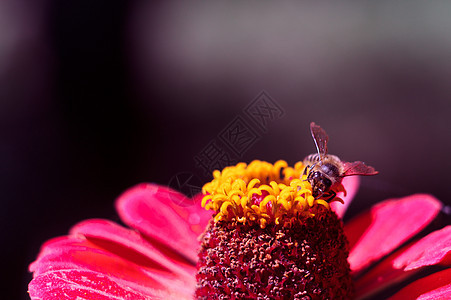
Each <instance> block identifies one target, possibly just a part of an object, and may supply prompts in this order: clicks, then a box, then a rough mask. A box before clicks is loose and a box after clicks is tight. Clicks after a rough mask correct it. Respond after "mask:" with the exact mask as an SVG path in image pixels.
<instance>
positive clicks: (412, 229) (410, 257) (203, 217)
mask: <svg viewBox="0 0 451 300" xmlns="http://www.w3.org/2000/svg"><path fill="white" fill-rule="evenodd" d="M259 164H260V167H259V168H255V170H257V169H258V170H259V171H258V172H257V173H255V174H254V173H252V172H249V170H252V168H251V166H254V165H255V166H257V164H256V163H254V165H252V163H251V164H249V165H244V164H238V165H237V166H235V167H234V168H235V170H245V172H244V173H242V174H241V175H246V176H248V177H245V176H242V177H241V180H242V181H240V180H239V178H233V176H232V179H231V180H230V179H227V178H226V176H224V174H226V173H227V172H230V174H231V173H232V172H231V171H227V170H231V169H227V170H223V172H220V173H218V172H219V171H218V172H216V173H215V177H214V179H213V181H212V182H211V183H209V184H207V185H205V187H204V191H205V192H206V193H207V194H208V197H206V198H204V199H203V200H201V198H202V197H203V196H199V197H197V198H195V199H193V200H194V201H193V200H191V199H188V198H186V197H185V196H183V195H181V194H180V193H178V192H176V191H173V190H171V189H168V188H166V187H162V186H158V185H154V184H140V185H138V186H136V187H133V188H131V189H130V190H128V191H126V192H125V193H124V194H122V195H121V196H120V197H119V199H118V201H117V202H116V207H117V210H118V212H119V215H120V217H121V219H122V220H123V222H124V223H125V224H126V225H128V226H129V227H131V228H133V229H128V228H125V227H122V226H120V225H118V224H115V223H113V222H111V221H107V220H87V221H84V222H81V223H79V224H77V225H76V226H74V227H73V228H72V229H71V231H70V233H69V235H67V236H63V237H59V238H55V239H52V240H50V241H48V242H46V243H45V244H44V245H43V246H42V249H41V252H40V254H39V256H38V258H37V260H36V261H35V262H34V263H32V264H31V265H30V271H32V272H33V280H32V281H31V282H30V285H29V293H30V297H31V298H32V299H192V298H193V297H194V296H195V295H197V297H199V298H202V297H203V296H205V294H204V293H207V294H208V293H209V292H212V293H218V291H216V290H214V289H218V284H220V283H221V284H222V286H221V287H219V288H222V290H220V292H221V293H225V294H227V293H230V294H229V295H232V294H231V293H232V292H237V293H238V294H236V295H238V296H240V295H243V294H240V293H243V291H247V292H248V294H247V295H250V296H251V297H255V298H257V297H261V298H263V299H264V298H265V296H266V297H269V296H271V297H274V298H277V297H279V296H280V298H283V297H285V295H295V297H298V298H302V297H304V296H307V295H308V296H310V297H313V298H314V297H315V296H318V297H322V296H324V295H326V298H327V297H332V298H334V297H348V296H349V295H350V293H351V292H350V291H351V289H352V284H351V283H350V282H349V281H347V280H348V279H346V278H351V277H350V276H349V267H350V270H351V275H352V281H353V282H354V286H355V296H356V297H371V296H373V297H376V299H380V297H381V295H382V294H381V293H382V292H381V291H383V290H387V288H390V287H392V288H393V289H392V290H391V291H390V292H389V293H388V294H389V295H392V296H393V297H394V298H393V299H414V298H417V297H423V298H425V299H428V298H429V299H439V298H440V297H442V298H443V299H445V298H449V297H450V295H451V284H450V281H449V278H451V269H449V268H448V266H449V264H450V262H451V259H450V253H451V226H447V227H444V228H442V229H439V230H436V231H433V230H432V232H431V233H429V234H427V235H426V236H424V237H422V238H421V237H418V236H419V235H418V234H423V235H424V234H425V230H428V229H430V227H431V226H432V225H431V224H433V223H434V221H436V220H437V219H438V217H439V216H440V214H441V213H442V212H441V211H442V204H441V203H440V202H439V201H438V200H436V199H435V198H433V197H432V196H429V195H422V194H419V195H413V196H409V197H406V198H402V199H390V200H386V201H384V202H381V203H380V204H378V205H376V206H374V207H373V208H371V209H370V210H368V211H366V212H364V213H363V214H361V215H360V216H357V217H356V218H354V219H353V220H351V221H350V222H349V223H347V224H345V226H344V229H342V227H341V221H340V220H339V219H338V218H337V215H338V216H342V215H343V213H344V207H346V206H347V205H348V204H349V202H350V200H351V198H352V197H353V195H354V194H355V191H356V189H357V186H358V179H357V177H349V178H345V180H343V186H344V188H345V189H346V190H347V192H348V194H347V196H346V197H343V200H344V202H345V205H343V206H338V208H337V206H336V204H335V203H337V202H334V203H331V204H330V207H331V208H332V209H333V210H334V211H335V212H336V214H335V213H334V212H333V211H332V210H331V209H329V208H328V205H329V203H327V201H326V202H325V203H322V202H321V201H320V200H321V199H317V200H315V199H313V201H312V198H311V197H310V195H311V194H310V192H309V191H308V190H309V186H308V182H305V181H303V180H302V178H301V174H299V170H300V169H301V168H302V166H301V165H299V164H298V165H295V166H294V167H293V168H291V167H288V166H286V165H285V163H283V162H276V163H275V164H273V165H272V164H268V163H264V162H261V163H259ZM277 170H278V171H279V173H277ZM280 171H282V172H280ZM262 174H263V176H262ZM241 175H240V176H241ZM298 178H300V180H298V181H296V180H297V179H298ZM254 179H258V180H259V181H260V182H258V183H257V181H255V180H254ZM253 180H254V181H253ZM293 181H294V182H295V183H293V186H292V183H291V182H293ZM243 182H244V184H243ZM272 182H273V183H272ZM251 183H253V185H252V184H251ZM229 187H230V188H229ZM286 188H288V190H287V192H283V191H284V190H285V189H286ZM253 189H254V190H253ZM277 189H278V190H277ZM251 190H252V192H251ZM237 191H241V192H242V194H241V193H240V192H237ZM282 192H283V194H282ZM271 193H273V194H271ZM285 193H286V194H285ZM218 195H221V196H218ZM281 195H282V196H281ZM236 196H238V197H236ZM268 196H274V197H268ZM276 196H278V197H276ZM246 197H247V198H246ZM238 199H239V201H238ZM192 202H194V203H195V205H193V206H187V205H179V204H180V203H192ZM202 202H203V204H204V206H205V207H207V208H211V209H212V210H205V209H203V208H202V207H201V204H202ZM338 205H341V204H340V203H338ZM223 207H224V208H223ZM429 231H430V230H429ZM343 232H344V235H343ZM200 235H202V236H203V238H202V240H201V241H199V240H198V237H199V236H200ZM346 240H348V241H349V242H347V241H346ZM249 244H252V245H249ZM246 245H247V246H246ZM249 246H250V247H249ZM318 247H319V248H320V249H317V248H318ZM199 249H200V250H199ZM224 249H225V250H224ZM348 249H349V258H348V262H349V265H348V262H346V259H344V258H343V257H345V256H346V255H347V252H348ZM225 251H228V252H225ZM240 251H241V252H242V253H240ZM246 251H247V252H246ZM245 252H246V253H247V254H246V253H245ZM267 254H269V256H267ZM198 257H199V258H198ZM221 259H223V261H221ZM246 259H248V261H246ZM216 262H219V263H221V262H222V263H223V264H225V265H227V267H224V269H221V268H216V266H217V265H216ZM309 268H310V269H309ZM196 274H197V275H196ZM196 277H197V279H196ZM301 277H302V278H304V279H302V278H301ZM284 278H287V279H285V282H283V283H282V285H279V284H281V281H283V280H284ZM321 278H323V279H324V278H330V285H327V282H324V280H323V279H321ZM232 279H233V280H234V279H237V284H236V285H235V284H234V282H231V280H232ZM263 283H265V284H266V285H265V284H263ZM296 284H297V285H296ZM227 286H230V287H232V288H229V289H227ZM279 286H283V287H287V288H286V289H283V288H282V289H280V288H279ZM276 287H277V288H276ZM288 292H289V293H290V294H287V293H288ZM212 295H217V296H218V294H210V296H212ZM434 297H435V298H434Z"/></svg>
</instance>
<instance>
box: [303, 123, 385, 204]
mask: <svg viewBox="0 0 451 300" xmlns="http://www.w3.org/2000/svg"><path fill="white" fill-rule="evenodd" d="M310 132H311V133H312V137H313V140H314V141H315V145H316V150H317V153H313V154H310V155H308V156H307V157H306V158H305V159H304V162H303V163H304V165H305V166H306V167H305V169H304V175H306V174H307V172H308V176H307V179H306V180H307V181H308V182H309V183H310V184H311V186H312V196H313V197H315V199H319V198H323V199H325V200H326V201H330V200H332V199H333V198H335V196H336V195H337V193H336V192H335V191H334V190H335V188H336V187H338V186H339V185H340V184H341V181H342V180H343V178H344V177H346V176H353V175H366V176H368V175H376V174H378V173H379V172H378V171H376V170H375V169H374V168H373V167H370V166H367V165H365V163H363V162H361V161H355V162H344V161H342V160H341V159H340V158H338V157H337V156H335V155H332V154H327V142H328V140H329V136H328V135H327V133H326V131H324V129H322V128H321V127H320V126H319V125H316V124H315V122H312V123H310Z"/></svg>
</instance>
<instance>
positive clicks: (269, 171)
mask: <svg viewBox="0 0 451 300" xmlns="http://www.w3.org/2000/svg"><path fill="white" fill-rule="evenodd" d="M305 168H306V166H305V165H304V164H303V163H302V162H297V163H296V164H295V165H294V166H293V167H290V166H288V164H287V162H286V161H283V160H279V161H277V162H275V163H274V164H271V163H268V162H265V161H259V160H254V161H252V162H251V163H250V164H246V163H238V164H237V165H235V166H230V167H226V168H224V169H223V170H222V171H219V170H215V171H214V172H213V180H212V181H211V182H208V183H207V184H205V185H204V186H203V188H202V192H203V194H204V195H205V196H204V197H203V199H202V206H203V207H204V208H205V209H207V210H213V211H215V213H216V214H215V217H214V221H215V222H219V221H228V222H233V223H241V224H248V225H253V224H258V225H259V226H260V227H261V228H265V227H266V226H268V224H276V225H279V224H282V225H284V226H288V224H291V223H292V222H293V221H294V220H299V219H305V218H309V217H313V216H314V215H315V210H316V208H317V207H318V206H322V207H324V208H325V209H327V210H329V209H330V207H329V202H330V201H329V202H327V201H326V200H324V199H315V198H314V197H313V196H312V187H311V185H310V183H309V182H308V181H307V175H308V174H307V173H308V172H304V171H305ZM337 189H338V190H340V191H344V188H343V186H339V187H337ZM332 201H342V200H341V199H340V198H339V197H335V198H334V199H332Z"/></svg>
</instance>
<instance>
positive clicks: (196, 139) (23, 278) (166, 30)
mask: <svg viewBox="0 0 451 300" xmlns="http://www.w3.org/2000/svg"><path fill="white" fill-rule="evenodd" d="M450 9H451V3H435V2H434V3H431V2H429V3H425V2H420V1H411V2H410V3H409V4H405V5H400V4H393V3H391V2H389V1H382V2H378V3H376V2H367V3H365V4H364V3H361V4H355V3H353V4H351V3H342V4H333V3H322V4H319V3H310V4H308V3H304V4H291V5H288V4H279V5H276V4H270V3H265V4H264V3H258V2H255V3H249V2H246V3H238V2H233V3H232V2H228V3H227V4H213V3H210V4H205V3H203V4H200V3H197V2H183V4H180V3H179V4H176V3H173V2H163V1H161V2H157V1H155V2H152V3H147V2H144V1H102V0H98V1H80V0H78V1H74V0H66V1H56V0H55V1H51V0H37V1H25V0H16V1H13V0H5V1H2V2H1V3H0V124H1V126H0V187H1V195H2V197H1V204H2V209H1V210H0V213H1V217H0V222H1V238H2V242H1V245H2V247H1V254H2V270H3V272H2V276H3V277H5V278H3V279H2V280H1V283H2V287H1V291H2V296H1V298H2V299H18V298H19V299H27V293H26V290H27V284H28V281H29V280H31V274H29V273H28V271H27V266H28V264H29V263H30V262H32V261H33V260H34V258H35V257H36V255H37V254H38V251H39V247H40V245H41V244H42V243H43V242H44V241H45V240H47V239H49V238H51V237H54V236H58V235H64V234H66V233H67V231H68V230H69V228H70V227H71V226H72V225H74V224H75V223H76V222H78V221H81V220H83V219H86V218H108V219H112V220H115V221H118V222H119V219H118V217H117V216H116V213H115V211H114V199H115V198H116V197H117V196H118V195H119V194H120V193H121V192H122V191H124V190H125V189H126V188H128V187H130V186H133V185H135V184H137V183H139V182H156V183H160V184H166V185H167V184H171V183H174V178H175V179H178V178H179V177H183V176H186V175H187V174H188V175H193V176H194V178H196V180H198V181H205V180H208V179H209V177H208V176H207V175H205V170H207V171H208V170H209V169H212V168H214V167H215V166H223V165H224V164H225V162H226V161H227V160H226V159H222V160H218V159H216V160H215V161H213V154H215V153H213V152H212V151H213V150H214V151H216V154H217V155H220V156H215V157H216V158H217V157H221V158H227V159H229V161H231V162H233V161H245V162H250V161H251V160H253V159H262V160H267V161H270V162H274V161H276V160H278V159H285V160H287V161H288V162H289V163H294V162H296V161H298V160H302V159H303V157H304V156H305V155H307V154H309V153H311V152H314V144H313V141H312V139H311V136H310V133H309V130H308V124H309V123H310V121H315V122H317V123H318V124H320V125H321V126H322V127H323V128H325V129H326V131H327V132H328V134H329V136H330V143H329V150H330V152H331V153H334V154H337V155H339V156H340V157H341V158H342V159H344V160H350V161H351V160H363V161H365V162H367V163H368V164H371V165H373V166H375V167H376V168H377V169H378V170H379V171H380V175H378V176H377V177H371V178H364V179H362V186H361V189H360V191H359V193H358V195H357V198H356V200H355V202H353V204H352V205H351V207H350V210H349V211H348V214H347V215H346V217H345V219H349V218H351V217H352V216H354V215H355V214H357V213H358V212H359V211H362V210H363V209H365V208H368V207H370V206H371V205H372V204H374V203H376V202H378V201H381V200H384V199H387V198H392V197H402V196H405V195H409V194H412V193H431V194H433V195H435V196H436V197H437V198H439V199H440V200H442V201H443V202H445V203H447V204H450V203H451V201H450V196H451V192H450V189H449V187H448V184H449V182H448V181H449V180H450V176H449V170H450V169H451V160H450V158H449V157H448V156H449V153H450V152H451V140H450V136H451V117H450V115H451V101H450V100H451V85H450V78H451V57H450V56H451V36H450V35H449V32H450V30H451V19H450V18H449V13H448V12H449V11H450ZM262 92H263V93H264V94H261V93H262ZM258 112H260V113H261V114H260V115H258ZM272 113H274V114H272ZM253 117H255V118H253ZM256 117H259V119H258V118H256ZM237 120H238V121H237ZM259 120H260V121H259ZM254 121H255V122H254ZM233 130H237V131H235V132H236V133H239V132H247V133H246V134H245V135H243V136H241V137H239V139H238V141H239V145H238V144H234V141H232V140H227V136H228V135H227V132H228V131H229V132H232V131H233ZM240 130H241V131H240ZM229 137H230V136H229ZM236 141H237V140H236V139H235V142H236ZM207 154H209V155H210V156H208V155H207ZM207 159H211V160H207ZM178 176H179V177H178ZM171 185H173V184H171ZM3 285H4V286H3Z"/></svg>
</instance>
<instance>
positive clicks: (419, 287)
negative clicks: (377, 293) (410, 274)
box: [390, 269, 451, 300]
mask: <svg viewBox="0 0 451 300" xmlns="http://www.w3.org/2000/svg"><path fill="white" fill-rule="evenodd" d="M398 299H399V300H404V299H421V300H426V299H431V300H432V299H434V300H438V299H451V269H446V270H443V271H440V272H437V273H434V274H432V275H429V276H427V277H424V278H421V279H418V280H417V281H414V282H412V283H411V284H409V285H408V286H406V287H405V288H403V289H402V290H400V291H399V292H398V293H396V294H395V295H393V297H391V298H390V300H398Z"/></svg>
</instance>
